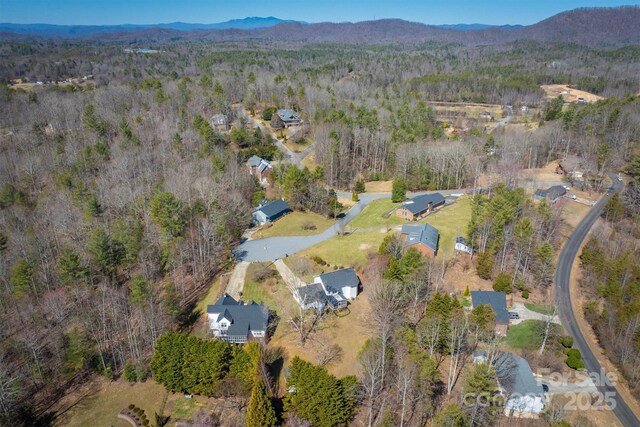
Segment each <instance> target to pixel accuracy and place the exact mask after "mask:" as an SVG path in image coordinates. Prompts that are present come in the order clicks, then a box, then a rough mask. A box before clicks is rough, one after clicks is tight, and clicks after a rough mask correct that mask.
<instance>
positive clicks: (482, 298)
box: [471, 291, 509, 336]
mask: <svg viewBox="0 0 640 427" xmlns="http://www.w3.org/2000/svg"><path fill="white" fill-rule="evenodd" d="M479 305H488V306H490V307H491V309H492V310H493V312H494V313H495V315H496V318H495V322H496V329H495V331H496V334H498V335H501V336H505V335H507V329H508V328H509V312H508V311H507V296H506V294H505V293H504V292H495V291H471V306H472V307H473V308H476V307H478V306H479Z"/></svg>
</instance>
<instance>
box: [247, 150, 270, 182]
mask: <svg viewBox="0 0 640 427" xmlns="http://www.w3.org/2000/svg"><path fill="white" fill-rule="evenodd" d="M247 164H248V165H249V173H250V174H251V175H253V176H255V177H256V178H258V181H260V183H261V184H266V183H267V182H268V180H269V175H271V168H272V167H271V163H269V162H268V161H266V160H265V159H263V158H262V157H258V156H251V157H250V158H249V160H247Z"/></svg>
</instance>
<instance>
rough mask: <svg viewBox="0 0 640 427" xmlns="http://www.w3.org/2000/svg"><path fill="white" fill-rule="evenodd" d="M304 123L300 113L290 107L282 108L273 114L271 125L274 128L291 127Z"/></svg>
mask: <svg viewBox="0 0 640 427" xmlns="http://www.w3.org/2000/svg"><path fill="white" fill-rule="evenodd" d="M300 124H302V117H300V114H298V113H296V112H295V111H293V110H291V109H289V108H280V109H278V110H277V111H276V113H275V114H274V115H273V116H271V126H272V127H273V128H274V129H282V128H289V127H291V126H298V125H300Z"/></svg>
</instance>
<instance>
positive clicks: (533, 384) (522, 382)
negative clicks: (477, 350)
mask: <svg viewBox="0 0 640 427" xmlns="http://www.w3.org/2000/svg"><path fill="white" fill-rule="evenodd" d="M492 364H493V367H494V368H495V370H496V376H497V377H498V384H499V385H500V391H501V393H502V394H503V395H504V396H505V398H506V401H505V404H504V414H505V415H506V416H508V417H516V418H537V417H538V415H539V414H540V413H541V412H542V410H543V409H544V403H545V399H544V390H543V389H542V385H541V384H540V383H538V381H536V379H535V378H534V377H533V372H531V367H530V366H529V362H527V361H526V360H525V359H523V358H522V357H520V356H516V355H515V354H513V353H501V354H499V355H498V356H496V357H495V358H494V359H493V362H492Z"/></svg>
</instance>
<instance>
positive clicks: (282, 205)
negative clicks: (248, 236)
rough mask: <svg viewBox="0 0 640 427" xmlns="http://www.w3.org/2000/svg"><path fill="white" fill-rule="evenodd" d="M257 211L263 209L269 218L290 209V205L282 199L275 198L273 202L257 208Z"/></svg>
mask: <svg viewBox="0 0 640 427" xmlns="http://www.w3.org/2000/svg"><path fill="white" fill-rule="evenodd" d="M256 210H257V211H262V212H263V213H264V214H265V215H266V216H267V217H268V218H271V217H274V216H277V215H278V214H281V213H283V212H286V211H288V210H289V205H288V204H287V202H285V201H284V200H282V199H278V200H274V201H272V202H268V203H267V204H265V205H264V206H262V207H260V208H258V209H256Z"/></svg>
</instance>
